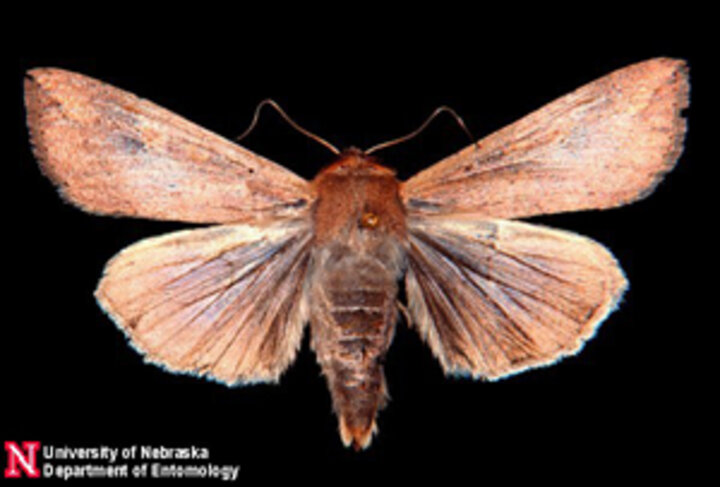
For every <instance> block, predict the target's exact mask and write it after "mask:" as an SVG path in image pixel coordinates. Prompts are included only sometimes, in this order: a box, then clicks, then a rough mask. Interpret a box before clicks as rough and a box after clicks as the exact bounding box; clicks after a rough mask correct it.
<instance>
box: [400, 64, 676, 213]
mask: <svg viewBox="0 0 720 487" xmlns="http://www.w3.org/2000/svg"><path fill="white" fill-rule="evenodd" d="M688 90H689V84H688V75H687V67H686V65H685V63H684V61H682V60H677V59H667V58H658V59H652V60H649V61H645V62H642V63H638V64H634V65H632V66H628V67H626V68H624V69H620V70H618V71H615V72H613V73H611V74H609V75H607V76H605V77H603V78H600V79H598V80H596V81H594V82H592V83H590V84H588V85H585V86H583V87H582V88H579V89H577V90H576V91H574V92H572V93H570V94H568V95H566V96H564V97H562V98H559V99H558V100H556V101H554V102H552V103H550V104H548V105H546V106H544V107H543V108H541V109H539V110H537V111H536V112H534V113H531V114H530V115H528V116H526V117H525V118H523V119H521V120H519V121H517V122H515V123H513V124H511V125H509V126H507V127H505V128H503V129H501V130H498V131H497V132H495V133H494V134H492V135H490V136H488V137H486V138H484V139H482V140H480V142H479V143H478V146H479V147H478V146H475V145H471V146H469V147H467V148H465V149H464V150H462V151H460V152H458V153H456V154H454V155H452V156H450V157H448V158H446V159H444V160H442V161H440V162H438V163H437V164H435V165H434V166H431V167H430V168H428V169H426V170H424V171H422V172H420V173H418V174H417V175H415V176H414V177H412V178H411V179H409V180H408V181H407V182H406V183H405V184H404V185H403V187H402V194H403V201H404V203H405V206H406V208H407V209H408V212H409V213H410V215H413V214H415V215H433V214H454V213H465V212H469V213H475V214H481V215H484V216H488V217H492V218H519V217H527V216H531V215H540V214H545V213H557V212H565V211H575V210H582V209H590V208H609V207H615V206H620V205H623V204H625V203H629V202H631V201H634V200H637V199H640V198H643V197H645V196H647V195H648V194H650V193H651V192H652V190H653V189H654V188H655V186H656V185H657V184H658V183H659V182H660V180H661V179H662V177H663V176H664V174H665V173H667V172H668V171H670V170H671V169H672V168H673V166H674V165H675V162H676V160H677V158H678V157H679V156H680V153H681V151H682V144H683V138H684V135H685V119H684V118H683V116H682V113H681V111H682V109H683V108H686V107H687V106H688Z"/></svg>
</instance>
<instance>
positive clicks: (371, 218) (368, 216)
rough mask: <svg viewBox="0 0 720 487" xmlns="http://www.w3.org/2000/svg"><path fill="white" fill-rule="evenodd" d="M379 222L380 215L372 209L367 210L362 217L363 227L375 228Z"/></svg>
mask: <svg viewBox="0 0 720 487" xmlns="http://www.w3.org/2000/svg"><path fill="white" fill-rule="evenodd" d="M379 223H380V217H379V216H377V214H375V213H373V212H371V211H366V212H365V213H363V214H362V217H360V226H361V227H363V228H375V227H377V226H378V224H379Z"/></svg>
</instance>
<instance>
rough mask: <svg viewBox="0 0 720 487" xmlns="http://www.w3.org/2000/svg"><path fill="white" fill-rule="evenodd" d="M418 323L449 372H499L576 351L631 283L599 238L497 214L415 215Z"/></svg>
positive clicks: (411, 262) (411, 267)
mask: <svg viewBox="0 0 720 487" xmlns="http://www.w3.org/2000/svg"><path fill="white" fill-rule="evenodd" d="M409 225H410V232H411V236H410V250H409V252H408V272H407V275H406V289H407V296H408V302H409V308H410V313H411V315H412V318H413V322H414V326H415V327H416V328H417V330H418V332H419V333H420V335H421V336H422V337H423V338H424V339H425V340H426V341H427V342H428V344H429V345H430V348H431V349H432V351H433V353H434V354H435V356H436V357H437V358H438V359H439V360H440V362H441V364H442V366H443V368H444V370H445V371H446V372H447V373H450V374H467V375H471V376H473V377H479V378H486V379H497V378H500V377H503V376H505V375H508V374H512V373H515V372H519V371H521V370H523V369H526V368H529V367H536V366H540V365H546V364H549V363H552V362H554V361H555V360H557V359H558V358H560V357H562V356H565V355H569V354H573V353H576V352H577V351H578V350H579V349H580V348H581V347H582V344H583V342H584V341H585V340H587V339H588V338H590V337H591V336H592V334H593V333H594V330H595V328H596V327H597V326H598V325H599V324H600V323H601V322H602V320H603V319H604V318H605V316H606V315H607V314H608V313H609V312H611V311H612V310H613V308H614V306H615V304H616V303H617V301H618V300H619V299H620V297H621V295H622V293H623V291H624V289H625V287H626V285H627V283H626V281H625V278H624V276H623V273H622V271H621V270H620V267H619V266H618V265H617V263H616V261H615V259H614V258H613V256H612V255H611V254H610V252H609V251H608V250H606V249H605V248H604V247H603V246H602V245H600V244H598V243H596V242H593V241H592V240H590V239H587V238H584V237H580V236H578V235H575V234H572V233H568V232H562V231H559V230H551V229H548V228H544V227H541V226H538V225H530V224H526V223H520V222H511V221H503V220H475V219H467V218H465V219H463V218H462V217H460V216H451V217H448V218H445V217H443V218H440V217H437V218H423V219H418V220H411V221H410V222H409Z"/></svg>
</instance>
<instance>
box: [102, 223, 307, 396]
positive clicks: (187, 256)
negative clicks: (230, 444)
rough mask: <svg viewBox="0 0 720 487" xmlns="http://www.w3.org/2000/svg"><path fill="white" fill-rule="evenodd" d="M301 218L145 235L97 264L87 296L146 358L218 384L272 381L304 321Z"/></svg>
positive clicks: (297, 339) (304, 227) (286, 362)
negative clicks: (95, 281) (99, 269)
mask: <svg viewBox="0 0 720 487" xmlns="http://www.w3.org/2000/svg"><path fill="white" fill-rule="evenodd" d="M310 238H311V233H310V232H309V231H308V228H307V224H306V223H304V222H293V223H279V224H274V225H272V226H264V227H261V226H256V225H245V224H240V225H226V226H216V227H211V228H206V229H200V230H188V231H180V232H176V233H171V234H168V235H165V236H161V237H156V238H150V239H147V240H143V241H141V242H139V243H137V244H135V245H132V246H130V247H128V248H126V249H125V250H123V251H122V252H120V253H119V254H118V255H117V256H115V257H114V258H113V259H112V260H111V261H110V262H109V263H108V265H107V267H106V269H105V273H104V276H103V278H102V280H101V281H100V284H99V285H98V289H97V290H96V292H95V295H96V297H97V299H98V302H99V303H100V305H101V306H102V307H103V309H105V310H106V311H107V313H108V314H109V315H110V316H111V317H112V318H113V320H114V321H115V322H116V324H117V325H118V326H119V327H120V328H121V329H122V330H123V331H124V332H125V333H126V334H127V335H128V336H129V338H130V339H131V341H132V343H133V345H135V347H136V348H137V349H138V350H139V351H140V352H141V353H143V354H145V355H146V359H147V360H148V361H151V362H154V363H156V364H159V365H162V366H165V367H167V368H168V369H170V370H172V371H176V372H188V373H195V374H198V375H206V376H209V377H211V378H214V379H216V380H219V381H221V382H225V383H227V384H241V383H251V382H258V381H276V380H277V379H278V377H279V375H280V374H281V373H282V371H283V370H284V369H285V368H286V367H287V366H288V365H289V364H290V363H291V362H292V361H293V359H294V357H295V354H296V352H297V349H298V348H299V346H300V342H301V338H302V332H303V328H304V325H305V323H306V322H307V307H306V304H305V291H304V289H305V285H304V282H305V273H306V270H307V265H308V259H309V242H310Z"/></svg>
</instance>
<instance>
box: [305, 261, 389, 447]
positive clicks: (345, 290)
mask: <svg viewBox="0 0 720 487" xmlns="http://www.w3.org/2000/svg"><path fill="white" fill-rule="evenodd" d="M396 294H397V284H396V276H395V274H394V273H393V271H392V270H391V269H389V268H386V267H385V266H383V265H382V263H380V262H379V261H378V260H376V259H373V258H370V257H368V256H366V255H362V254H355V253H353V252H351V251H348V252H347V253H346V254H345V255H344V256H343V257H342V258H341V259H338V260H331V261H329V262H327V261H326V265H325V266H324V267H323V268H322V269H319V272H318V274H317V280H316V284H315V287H314V289H313V294H312V296H313V298H312V299H313V304H314V306H313V307H312V309H313V312H312V313H313V317H312V318H311V320H310V321H311V327H312V335H313V348H314V349H315V353H316V355H317V357H318V362H319V363H320V366H321V367H322V371H323V374H324V375H325V377H326V379H327V382H328V386H329V389H330V393H331V396H332V402H333V409H334V410H335V413H336V414H337V416H338V422H339V428H340V436H341V438H342V440H343V443H345V445H347V446H350V445H352V446H354V447H355V448H356V449H360V448H365V447H367V446H368V445H369V444H370V440H371V438H372V434H373V433H374V432H375V431H376V429H377V428H376V425H375V417H376V415H377V411H378V410H379V409H381V408H382V407H383V406H384V405H385V403H386V402H387V388H386V386H385V377H384V374H383V362H384V359H385V354H386V353H387V350H388V348H389V347H390V343H391V341H392V338H393V334H394V330H395V319H396V309H395V296H396Z"/></svg>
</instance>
